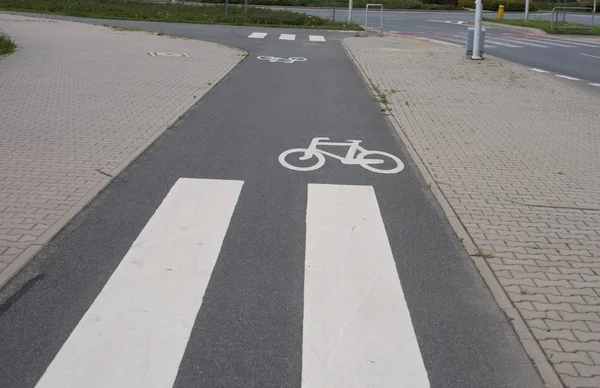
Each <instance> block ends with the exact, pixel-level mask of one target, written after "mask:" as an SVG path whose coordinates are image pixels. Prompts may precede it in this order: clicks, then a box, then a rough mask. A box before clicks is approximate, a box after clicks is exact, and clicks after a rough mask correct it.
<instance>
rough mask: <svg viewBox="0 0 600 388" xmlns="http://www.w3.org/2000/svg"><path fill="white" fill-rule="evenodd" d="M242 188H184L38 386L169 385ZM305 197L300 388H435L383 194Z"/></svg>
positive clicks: (184, 183)
mask: <svg viewBox="0 0 600 388" xmlns="http://www.w3.org/2000/svg"><path fill="white" fill-rule="evenodd" d="M243 183H244V182H243V181H234V180H214V179H187V178H182V179H179V180H178V181H177V182H176V183H175V185H174V186H173V187H172V188H171V190H170V191H169V193H168V194H167V196H166V197H165V199H164V200H163V202H162V203H161V204H160V205H159V207H158V208H157V209H156V212H155V213H154V215H152V217H151V218H150V220H149V221H148V222H147V224H146V225H145V226H144V228H143V230H142V231H141V232H140V234H139V236H138V237H137V238H136V240H135V241H134V242H133V244H132V245H131V248H130V249H129V251H128V252H127V253H126V254H125V256H124V257H123V260H122V261H121V263H120V264H119V266H118V267H117V269H116V270H115V271H114V273H113V274H112V275H111V277H110V279H109V280H108V282H107V283H106V285H105V286H104V288H103V289H102V290H101V291H100V293H99V294H98V296H97V297H96V299H95V300H94V301H93V303H92V304H91V306H90V307H89V308H88V310H87V311H86V313H85V314H84V316H83V317H82V318H81V320H80V321H79V323H78V324H77V326H76V327H75V328H74V329H73V331H72V332H71V333H70V335H69V337H68V338H67V340H66V341H65V342H64V343H63V345H62V347H61V349H60V350H59V351H58V353H57V355H56V356H55V358H54V360H52V362H51V363H50V365H49V366H48V368H47V369H46V371H45V373H44V374H43V375H42V377H41V379H40V380H39V382H38V383H37V385H36V388H62V387H84V386H85V387H90V388H106V387H111V388H142V387H143V388H163V387H172V386H173V384H174V383H175V381H176V379H177V375H178V373H179V365H180V363H181V361H182V358H183V356H184V352H185V350H186V347H187V346H188V341H189V339H190V337H191V336H192V335H193V333H192V329H193V327H194V323H195V320H196V316H197V315H198V312H199V311H200V309H201V307H202V301H203V298H204V294H205V292H206V288H207V286H208V283H209V281H210V278H211V276H212V272H213V268H214V266H215V264H216V261H217V258H218V256H219V254H220V251H221V248H222V244H223V241H224V240H225V238H226V235H227V232H228V228H229V224H230V222H231V220H232V217H233V214H234V209H235V208H236V206H237V203H238V201H239V198H240V193H241V189H242V186H243ZM307 191H308V193H307V202H306V209H307V211H306V219H305V225H306V237H305V238H306V241H305V242H306V245H305V246H306V250H305V263H304V267H305V278H304V283H305V287H304V316H303V324H304V325H303V340H302V349H303V359H302V388H313V387H315V388H316V387H322V386H326V387H342V386H343V387H349V386H358V385H361V386H362V385H364V386H376V385H377V386H386V387H387V386H406V387H411V388H413V387H414V388H429V379H428V374H427V370H426V368H425V365H424V362H423V358H422V355H421V352H420V349H419V344H418V342H417V338H416V335H415V331H414V327H413V325H412V321H411V318H410V312H409V309H408V306H407V303H406V300H405V297H404V293H403V290H402V286H401V284H400V279H399V277H398V272H397V269H396V263H395V260H394V257H393V254H392V251H391V246H390V242H389V240H388V235H387V232H386V230H385V225H384V223H383V219H382V216H381V211H380V209H379V205H378V203H377V198H376V196H375V190H374V189H373V187H372V186H351V185H328V184H309V185H308V186H307ZM299 227H301V226H300V225H299ZM299 297H300V298H301V297H302V296H301V295H299Z"/></svg>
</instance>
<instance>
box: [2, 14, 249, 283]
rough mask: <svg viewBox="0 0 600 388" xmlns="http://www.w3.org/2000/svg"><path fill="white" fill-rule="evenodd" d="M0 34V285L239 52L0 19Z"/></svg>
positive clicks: (98, 28) (5, 16)
mask: <svg viewBox="0 0 600 388" xmlns="http://www.w3.org/2000/svg"><path fill="white" fill-rule="evenodd" d="M0 28H2V29H3V30H4V31H5V32H7V33H9V34H10V35H11V36H12V37H13V38H14V39H15V41H16V42H17V44H18V45H19V46H20V48H19V50H18V51H17V52H16V53H14V54H12V55H10V56H8V57H4V58H1V59H0V91H1V92H0V286H2V282H3V281H6V280H7V278H8V277H9V276H10V275H12V274H14V272H15V271H16V270H17V269H18V267H19V266H21V265H22V264H24V262H25V259H26V258H27V257H30V256H31V254H32V253H34V252H35V250H36V249H37V248H39V247H40V246H42V244H44V243H46V242H47V241H48V240H49V238H51V237H52V235H53V234H54V233H55V232H56V231H57V230H58V228H59V226H60V225H62V224H64V223H65V222H66V221H68V219H69V218H71V217H72V216H73V215H74V214H75V213H76V212H77V210H78V208H80V207H81V206H82V205H84V204H85V202H86V201H87V200H89V199H90V198H91V197H93V195H95V194H96V193H97V192H98V191H99V190H100V189H101V188H102V186H103V185H104V184H106V183H107V182H108V180H109V178H108V177H107V175H106V174H108V175H113V176H114V175H115V174H117V173H118V172H119V171H121V170H122V169H123V168H124V167H125V165H126V164H127V163H128V162H130V161H131V160H132V158H134V157H135V156H136V155H137V154H139V152H141V151H142V150H143V149H144V148H145V147H147V146H148V145H149V144H150V142H151V141H152V140H153V139H154V138H156V137H157V136H158V135H160V134H161V133H162V132H163V131H164V130H165V129H166V128H167V126H168V125H170V124H171V123H173V122H174V121H175V120H176V119H177V118H178V117H179V116H180V115H182V114H183V113H184V112H185V111H186V110H187V109H189V108H190V107H191V106H192V105H193V104H194V103H195V102H196V101H198V99H199V98H200V97H202V96H203V95H204V94H205V93H206V92H207V91H208V90H210V88H211V87H212V86H211V85H214V84H215V83H216V82H218V81H219V80H220V79H221V78H222V77H223V76H225V75H226V74H227V73H228V72H229V71H230V70H231V69H232V68H233V67H234V66H235V65H236V64H237V63H238V62H239V61H240V60H241V59H242V58H243V56H244V53H243V52H241V51H238V50H236V49H233V48H229V47H225V46H221V45H217V44H213V43H208V42H200V41H194V40H187V39H175V38H171V37H167V36H157V35H154V34H150V33H146V32H129V31H127V32H118V31H113V30H111V29H109V28H106V27H101V26H92V25H87V24H83V23H73V22H66V21H55V20H53V21H50V20H45V19H36V18H29V17H22V16H15V15H8V14H0ZM149 51H159V52H160V51H163V52H175V53H179V52H184V53H186V54H188V55H189V56H190V58H167V57H151V56H149V55H148V52H149ZM20 255H21V256H20Z"/></svg>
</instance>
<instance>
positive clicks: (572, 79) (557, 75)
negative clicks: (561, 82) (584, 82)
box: [554, 74, 581, 81]
mask: <svg viewBox="0 0 600 388" xmlns="http://www.w3.org/2000/svg"><path fill="white" fill-rule="evenodd" d="M554 76H556V77H558V78H564V79H568V80H571V81H581V80H580V79H579V78H575V77H569V76H568V75H562V74H554Z"/></svg>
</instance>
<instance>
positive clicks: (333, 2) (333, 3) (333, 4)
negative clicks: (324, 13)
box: [331, 0, 335, 23]
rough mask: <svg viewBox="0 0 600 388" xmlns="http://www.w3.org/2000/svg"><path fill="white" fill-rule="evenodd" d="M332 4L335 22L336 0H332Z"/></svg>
mask: <svg viewBox="0 0 600 388" xmlns="http://www.w3.org/2000/svg"><path fill="white" fill-rule="evenodd" d="M331 5H332V6H333V22H334V23H335V0H333V1H332V3H331Z"/></svg>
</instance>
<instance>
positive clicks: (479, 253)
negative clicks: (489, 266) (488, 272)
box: [474, 248, 494, 259]
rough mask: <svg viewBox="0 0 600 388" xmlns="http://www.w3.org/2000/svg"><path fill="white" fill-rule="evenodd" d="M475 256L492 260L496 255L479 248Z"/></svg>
mask: <svg viewBox="0 0 600 388" xmlns="http://www.w3.org/2000/svg"><path fill="white" fill-rule="evenodd" d="M474 256H477V257H482V258H484V259H491V258H492V257H494V254H493V253H491V252H486V251H484V250H483V249H481V248H477V251H476V252H475V255H474Z"/></svg>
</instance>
